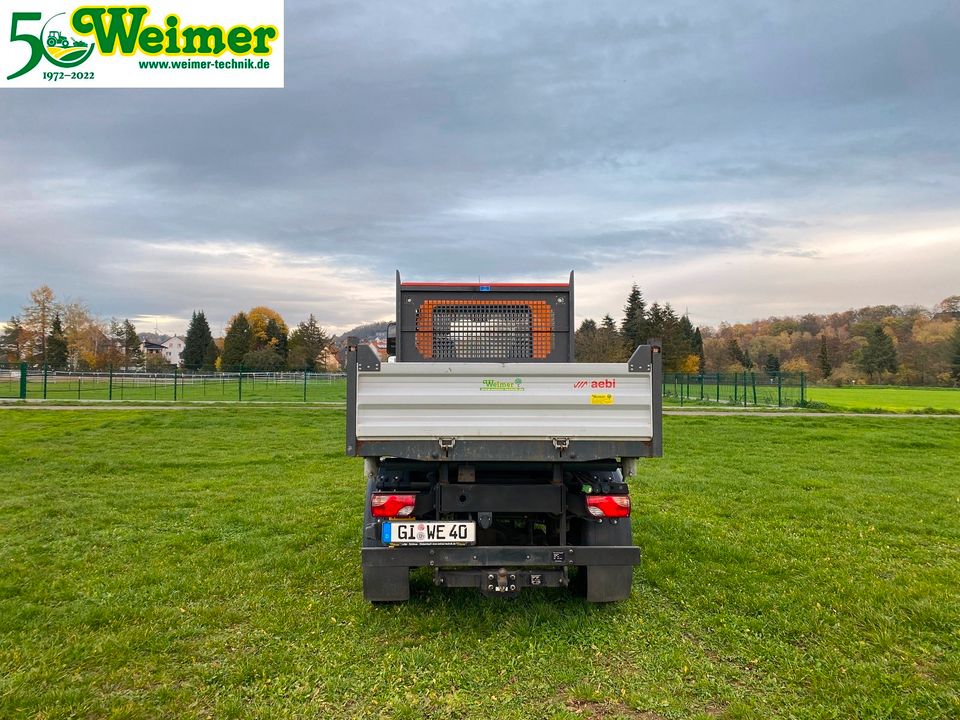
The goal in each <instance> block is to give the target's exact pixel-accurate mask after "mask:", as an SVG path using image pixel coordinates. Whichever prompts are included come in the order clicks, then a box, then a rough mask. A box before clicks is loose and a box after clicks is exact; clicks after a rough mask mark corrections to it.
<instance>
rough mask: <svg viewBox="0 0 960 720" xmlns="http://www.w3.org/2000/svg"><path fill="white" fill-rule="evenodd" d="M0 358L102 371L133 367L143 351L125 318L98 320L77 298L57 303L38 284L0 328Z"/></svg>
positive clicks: (59, 368) (64, 367)
mask: <svg viewBox="0 0 960 720" xmlns="http://www.w3.org/2000/svg"><path fill="white" fill-rule="evenodd" d="M0 360H3V361H5V362H21V361H26V362H28V363H30V364H31V365H37V366H44V365H45V366H47V367H49V368H50V369H53V370H67V369H81V370H104V369H106V368H108V367H136V366H139V365H141V364H142V363H143V354H142V352H141V342H140V338H139V336H138V335H137V330H136V328H135V327H134V326H133V323H131V322H130V320H129V319H126V318H125V319H123V320H120V319H117V318H111V319H110V320H106V321H105V320H101V319H99V318H97V317H95V316H94V315H93V314H92V313H91V312H90V309H89V308H88V307H87V306H86V305H85V304H84V303H83V302H59V301H57V299H56V296H55V295H54V293H53V290H51V289H50V288H49V287H48V286H46V285H42V286H40V287H39V288H37V289H36V290H34V291H33V292H31V293H30V301H29V302H28V303H27V304H26V305H24V307H23V312H22V313H21V314H20V315H13V316H11V318H10V320H9V321H8V322H7V323H6V326H5V327H4V328H3V332H2V333H0Z"/></svg>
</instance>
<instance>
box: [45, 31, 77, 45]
mask: <svg viewBox="0 0 960 720" xmlns="http://www.w3.org/2000/svg"><path fill="white" fill-rule="evenodd" d="M57 45H59V46H60V47H62V48H68V47H71V43H70V40H68V39H67V36H66V35H64V34H63V33H62V32H60V31H59V30H51V31H50V34H49V35H47V47H55V46H57ZM86 46H87V44H86V43H85V42H84V41H83V40H74V41H73V44H72V47H78V48H85V47H86Z"/></svg>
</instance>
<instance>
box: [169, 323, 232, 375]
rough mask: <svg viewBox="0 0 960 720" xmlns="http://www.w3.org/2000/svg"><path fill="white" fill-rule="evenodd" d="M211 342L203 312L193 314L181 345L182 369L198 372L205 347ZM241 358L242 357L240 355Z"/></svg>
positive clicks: (211, 335) (211, 337)
mask: <svg viewBox="0 0 960 720" xmlns="http://www.w3.org/2000/svg"><path fill="white" fill-rule="evenodd" d="M212 340H213V334H212V333H211V332H210V324H209V323H208V322H207V318H206V316H205V315H204V314H203V310H200V311H199V312H197V311H196V310H195V311H194V313H193V317H191V318H190V327H189V328H187V337H186V341H185V342H184V345H183V354H182V355H181V356H180V357H181V358H182V360H183V367H185V368H186V369H187V370H199V369H200V368H201V367H202V366H203V356H204V353H206V351H207V346H209V345H210V342H211V341H212ZM241 357H242V355H241Z"/></svg>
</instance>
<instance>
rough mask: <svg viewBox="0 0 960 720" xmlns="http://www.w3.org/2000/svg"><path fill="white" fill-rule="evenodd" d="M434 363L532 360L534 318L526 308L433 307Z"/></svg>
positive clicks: (502, 305)
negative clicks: (448, 361)
mask: <svg viewBox="0 0 960 720" xmlns="http://www.w3.org/2000/svg"><path fill="white" fill-rule="evenodd" d="M432 325H433V358H434V359H435V360H504V359H512V358H517V359H529V358H531V357H533V314H532V312H531V310H530V307H529V306H528V305H511V304H497V305H486V306H477V305H436V306H434V307H433V323H432Z"/></svg>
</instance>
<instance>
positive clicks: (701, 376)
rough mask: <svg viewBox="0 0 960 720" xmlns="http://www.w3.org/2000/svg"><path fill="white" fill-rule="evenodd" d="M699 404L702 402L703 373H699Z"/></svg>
mask: <svg viewBox="0 0 960 720" xmlns="http://www.w3.org/2000/svg"><path fill="white" fill-rule="evenodd" d="M700 402H703V373H700Z"/></svg>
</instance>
